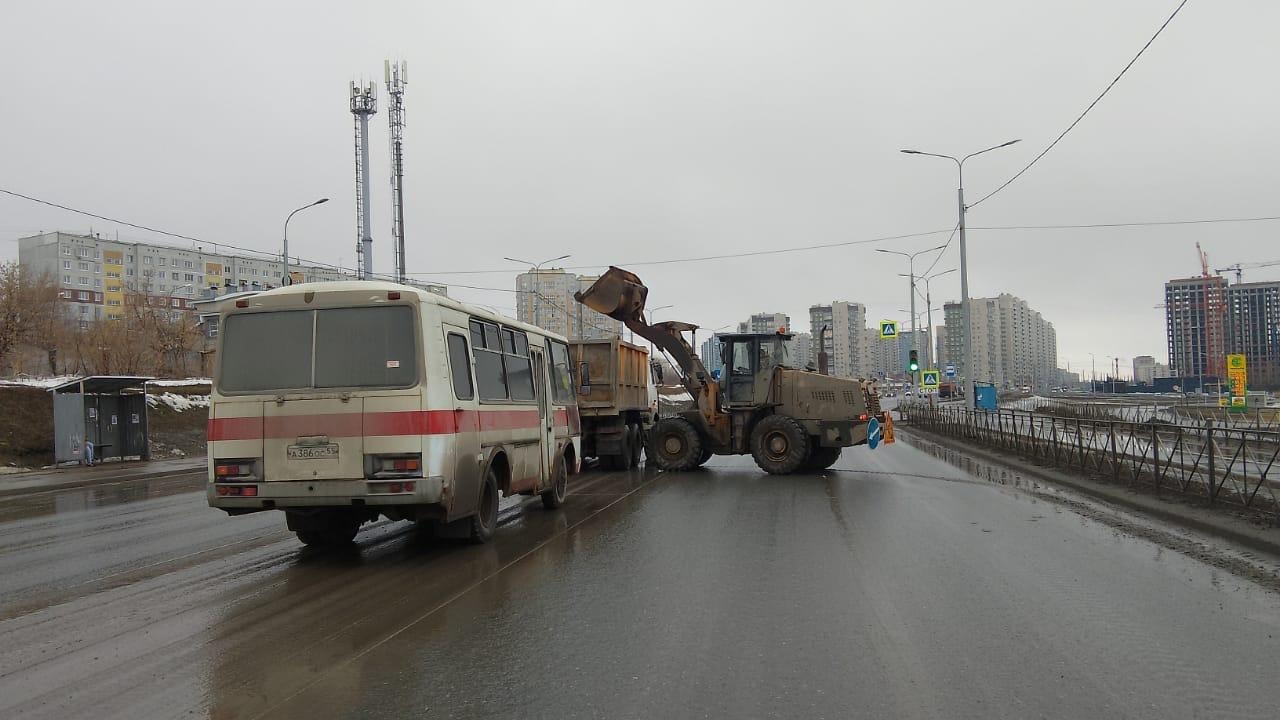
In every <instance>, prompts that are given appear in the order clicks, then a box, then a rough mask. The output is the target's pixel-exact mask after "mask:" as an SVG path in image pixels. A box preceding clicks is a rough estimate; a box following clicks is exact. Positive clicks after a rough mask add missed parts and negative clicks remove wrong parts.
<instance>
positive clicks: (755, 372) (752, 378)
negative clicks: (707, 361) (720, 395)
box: [719, 332, 792, 407]
mask: <svg viewBox="0 0 1280 720" xmlns="http://www.w3.org/2000/svg"><path fill="white" fill-rule="evenodd" d="M719 337H720V342H721V346H720V348H721V350H720V352H721V359H722V360H723V361H724V374H723V375H722V377H721V381H722V382H721V384H722V385H723V387H724V394H725V397H724V400H725V404H726V405H727V406H728V407H744V406H750V405H759V404H761V403H764V402H765V401H766V400H767V399H768V396H769V383H770V381H771V380H772V378H773V370H774V368H776V367H779V366H785V365H787V362H788V360H787V341H789V340H791V337H792V336H791V335H790V334H787V333H782V332H779V333H770V334H747V333H743V334H732V335H720V336H719Z"/></svg>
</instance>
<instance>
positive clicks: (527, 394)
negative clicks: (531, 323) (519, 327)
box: [502, 328, 537, 400]
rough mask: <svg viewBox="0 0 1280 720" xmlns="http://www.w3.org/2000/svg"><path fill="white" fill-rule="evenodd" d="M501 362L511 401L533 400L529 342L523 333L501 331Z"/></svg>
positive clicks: (534, 396) (504, 329)
mask: <svg viewBox="0 0 1280 720" xmlns="http://www.w3.org/2000/svg"><path fill="white" fill-rule="evenodd" d="M502 360H503V363H504V365H505V367H506V370H507V387H508V388H509V389H510V390H511V399H512V400H533V399H535V398H536V397H537V395H535V394H534V392H533V369H532V367H531V366H530V363H529V341H528V339H527V338H526V337H525V334H524V333H523V332H514V331H512V330H508V329H506V328H503V330H502Z"/></svg>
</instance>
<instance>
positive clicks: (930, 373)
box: [920, 370, 939, 390]
mask: <svg viewBox="0 0 1280 720" xmlns="http://www.w3.org/2000/svg"><path fill="white" fill-rule="evenodd" d="M938 374H939V373H938V371H937V370H925V371H923V372H921V373H920V387H922V388H924V389H926V390H937V389H938V384H939V383H938Z"/></svg>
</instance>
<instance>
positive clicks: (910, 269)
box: [876, 245, 947, 386]
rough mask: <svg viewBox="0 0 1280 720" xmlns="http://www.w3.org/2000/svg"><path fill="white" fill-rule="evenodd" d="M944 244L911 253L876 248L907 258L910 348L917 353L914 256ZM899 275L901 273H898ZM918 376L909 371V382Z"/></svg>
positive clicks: (914, 380) (936, 248)
mask: <svg viewBox="0 0 1280 720" xmlns="http://www.w3.org/2000/svg"><path fill="white" fill-rule="evenodd" d="M946 247H947V246H946V245H939V246H937V247H931V248H928V249H926V250H919V251H916V252H913V253H905V252H902V251H900V250H886V249H884V248H876V252H882V253H885V254H888V255H901V256H902V257H905V258H906V259H907V292H909V293H911V349H912V350H915V351H916V353H917V354H919V352H920V333H919V331H917V330H916V256H917V255H923V254H924V253H927V252H934V251H936V250H944V249H946ZM899 276H901V273H899ZM918 379H919V378H918V376H917V374H916V373H915V372H913V373H911V384H912V385H913V386H914V385H916V384H917V380H918Z"/></svg>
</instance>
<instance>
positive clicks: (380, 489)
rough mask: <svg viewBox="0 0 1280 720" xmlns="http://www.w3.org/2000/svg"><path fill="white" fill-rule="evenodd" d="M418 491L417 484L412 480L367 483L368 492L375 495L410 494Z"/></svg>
mask: <svg viewBox="0 0 1280 720" xmlns="http://www.w3.org/2000/svg"><path fill="white" fill-rule="evenodd" d="M417 489H418V484H417V483H415V482H413V481H412V480H410V481H407V482H371V483H369V492H370V493H373V494H377V495H386V494H395V493H411V492H413V491H414V490H417Z"/></svg>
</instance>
